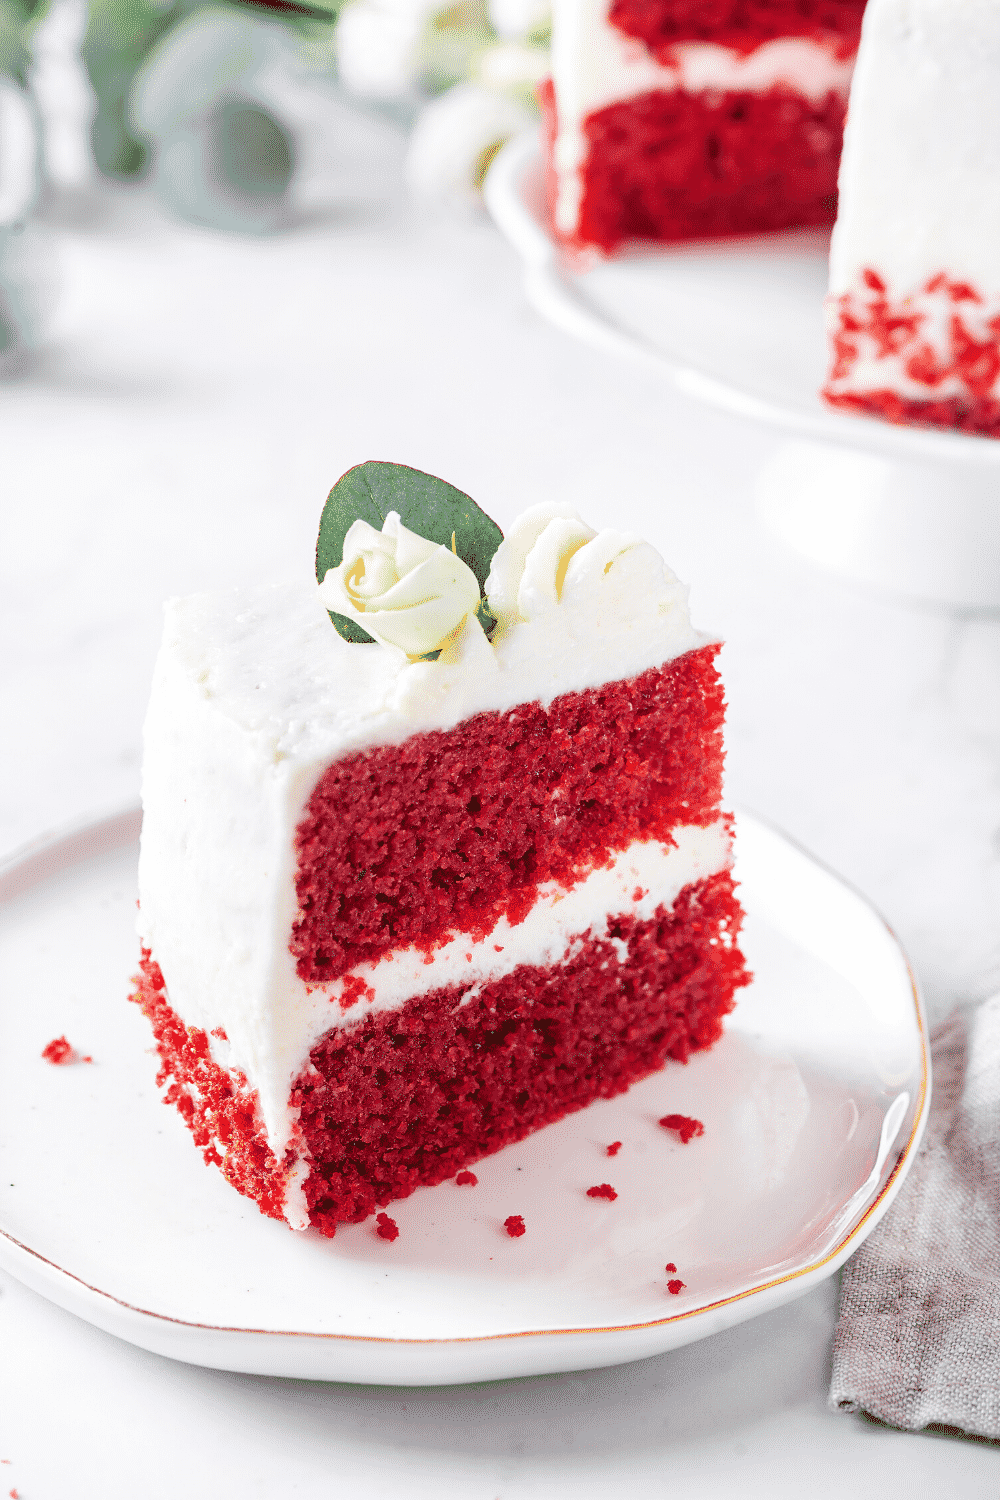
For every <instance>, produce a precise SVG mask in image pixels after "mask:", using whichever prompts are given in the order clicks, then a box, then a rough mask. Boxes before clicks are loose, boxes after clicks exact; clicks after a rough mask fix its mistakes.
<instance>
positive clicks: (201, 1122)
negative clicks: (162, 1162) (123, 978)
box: [129, 948, 287, 1219]
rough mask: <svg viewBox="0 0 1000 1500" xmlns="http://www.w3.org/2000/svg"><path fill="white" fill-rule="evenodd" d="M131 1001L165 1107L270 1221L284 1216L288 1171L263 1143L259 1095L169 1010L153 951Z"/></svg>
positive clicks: (204, 1039) (202, 1036) (146, 952)
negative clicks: (156, 1061)
mask: <svg viewBox="0 0 1000 1500" xmlns="http://www.w3.org/2000/svg"><path fill="white" fill-rule="evenodd" d="M129 999H130V1000H133V1001H135V1003H136V1004H137V1005H139V1006H141V1007H142V1012H143V1014H144V1015H145V1016H146V1017H147V1018H148V1020H149V1022H150V1024H151V1026H152V1028H153V1036H154V1038H155V1039H156V1050H157V1052H158V1053H159V1055H160V1071H159V1072H158V1073H157V1075H156V1082H157V1084H158V1085H160V1086H162V1085H163V1084H167V1091H166V1093H165V1094H164V1098H163V1102H164V1103H165V1104H176V1106H177V1109H178V1110H179V1112H180V1115H181V1117H182V1119H183V1120H184V1123H185V1124H186V1125H187V1127H188V1129H189V1130H190V1131H191V1134H192V1135H193V1136H194V1140H195V1145H196V1146H198V1147H200V1149H201V1154H202V1156H203V1157H204V1159H205V1161H206V1162H207V1163H208V1164H209V1165H213V1164H214V1165H215V1166H218V1167H221V1168H222V1171H223V1174H224V1176H225V1177H226V1179H227V1180H228V1181H229V1182H230V1183H232V1185H233V1187H234V1188H236V1190H237V1192H240V1193H243V1195H244V1196H245V1197H247V1198H256V1200H257V1202H258V1204H259V1205H260V1210H261V1213H265V1214H268V1215H269V1216H270V1218H272V1219H281V1218H284V1203H285V1180H286V1176H287V1173H286V1171H285V1169H284V1167H283V1166H282V1165H281V1164H279V1163H278V1161H277V1160H276V1159H275V1156H274V1153H273V1152H272V1151H271V1149H270V1147H269V1146H268V1144H267V1142H266V1140H265V1138H264V1133H263V1128H262V1126H261V1123H260V1118H259V1114H258V1110H257V1096H256V1093H255V1092H254V1091H253V1090H252V1089H250V1088H249V1087H248V1085H247V1082H246V1079H245V1078H243V1076H242V1075H238V1076H237V1077H235V1078H234V1077H232V1076H231V1075H230V1074H229V1073H228V1072H226V1071H225V1070H224V1069H223V1068H220V1067H219V1066H218V1064H217V1063H215V1062H213V1060H212V1054H211V1051H210V1044H209V1040H208V1037H207V1035H206V1034H205V1032H204V1031H200V1030H199V1029H198V1027H197V1026H185V1025H184V1023H183V1022H182V1021H181V1020H180V1018H179V1017H178V1016H177V1015H176V1013H175V1012H174V1011H173V1010H172V1009H171V1007H170V1002H169V1000H168V999H167V996H166V987H165V984H164V980H163V975H162V973H161V972H160V966H159V964H157V963H156V962H155V960H154V959H153V958H152V956H151V955H150V953H149V950H148V949H145V948H144V949H143V952H142V960H141V965H140V972H139V973H138V974H137V975H136V977H135V990H134V991H133V992H132V994H131V995H130V996H129Z"/></svg>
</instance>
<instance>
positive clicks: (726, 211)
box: [542, 0, 865, 251]
mask: <svg viewBox="0 0 1000 1500" xmlns="http://www.w3.org/2000/svg"><path fill="white" fill-rule="evenodd" d="M864 7H865V0H709V3H706V0H555V4H554V7H553V37H552V79H551V81H550V82H549V83H547V84H546V85H544V86H543V90H542V105H543V110H544V113H545V116H546V125H547V138H548V182H549V197H550V209H551V214H552V220H553V224H554V226H555V229H556V231H557V233H558V234H559V235H560V236H561V237H562V238H563V239H565V240H566V241H568V242H569V243H571V244H575V245H578V246H584V245H589V246H595V247H597V248H599V249H601V250H605V251H612V250H615V249H617V248H618V247H619V246H620V245H622V244H623V243H625V242H626V241H630V240H647V241H648V240H653V241H671V240H684V239H694V238H703V237H707V236H718V235H734V234H749V233H758V232H760V231H762V230H774V229H783V228H786V227H788V226H791V225H808V224H832V223H833V220H834V217H835V214H836V202H837V198H836V194H837V166H838V162H839V159H840V149H841V143H842V138H843V128H844V115H845V111H846V105H847V94H848V89H849V86H850V79H851V71H852V67H853V63H854V58H855V55H856V53H857V49H858V40H859V36H860V32H861V19H862V14H863V12H864Z"/></svg>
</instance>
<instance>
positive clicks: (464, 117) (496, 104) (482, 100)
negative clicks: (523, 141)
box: [405, 83, 535, 206]
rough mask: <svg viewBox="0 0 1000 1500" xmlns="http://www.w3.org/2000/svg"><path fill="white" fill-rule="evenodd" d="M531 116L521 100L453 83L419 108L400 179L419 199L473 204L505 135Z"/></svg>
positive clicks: (526, 123) (528, 121)
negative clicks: (404, 181)
mask: <svg viewBox="0 0 1000 1500" xmlns="http://www.w3.org/2000/svg"><path fill="white" fill-rule="evenodd" d="M534 123H535V117H534V115H533V114H532V113H531V111H530V110H528V109H527V108H526V107H525V106H524V105H523V104H519V103H518V102H517V101H516V100H515V99H511V98H508V97H507V96H506V95H504V94H499V93H495V92H494V91H493V90H492V89H486V88H482V87H481V86H479V85H477V84H474V83H459V84H456V86H455V87H454V88H453V89H449V90H448V92H447V93H446V94H442V95H441V97H440V98H439V99H434V100H432V102H431V103H430V104H428V105H425V107H424V108H423V109H422V110H421V112H420V114H419V116H418V117H417V122H416V125H415V126H414V128H413V133H412V135H411V136H410V143H409V148H408V150H407V155H406V167H405V172H406V183H407V186H408V187H409V189H410V192H411V193H412V194H413V196H414V197H415V198H418V199H420V200H421V201H423V202H425V203H453V204H457V205H462V204H468V205H470V206H471V205H473V204H475V203H477V202H478V201H479V190H480V188H481V187H482V183H483V178H484V177H485V175H486V171H487V169H488V167H489V165H490V162H491V161H492V160H493V158H494V156H495V155H496V153H497V152H498V151H499V149H500V147H501V146H502V145H503V144H504V142H505V141H508V140H510V138H511V136H513V135H517V134H518V133H519V132H520V131H522V130H527V129H529V128H530V127H531V126H532V125H533V124H534Z"/></svg>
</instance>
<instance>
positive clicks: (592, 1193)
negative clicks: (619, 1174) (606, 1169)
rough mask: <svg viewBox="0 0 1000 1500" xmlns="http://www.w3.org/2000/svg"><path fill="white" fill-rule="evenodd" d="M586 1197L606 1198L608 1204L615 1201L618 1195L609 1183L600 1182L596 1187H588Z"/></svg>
mask: <svg viewBox="0 0 1000 1500" xmlns="http://www.w3.org/2000/svg"><path fill="white" fill-rule="evenodd" d="M587 1197H588V1198H607V1200H608V1202H609V1203H613V1202H614V1201H615V1199H616V1198H617V1197H618V1194H617V1193H616V1192H615V1190H614V1188H613V1187H612V1186H611V1184H610V1182H602V1183H601V1184H600V1185H599V1186H598V1187H590V1188H588V1189H587Z"/></svg>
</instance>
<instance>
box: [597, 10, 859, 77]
mask: <svg viewBox="0 0 1000 1500" xmlns="http://www.w3.org/2000/svg"><path fill="white" fill-rule="evenodd" d="M864 9H865V0H612V4H611V7H610V10H609V12H608V19H609V21H610V22H611V24H612V26H615V27H616V28H617V29H618V30H619V31H623V32H624V33H625V35H626V36H633V37H635V38H636V40H637V41H640V42H645V44H646V46H647V47H648V49H649V51H650V52H651V53H652V54H653V56H654V57H656V58H658V59H659V60H660V61H661V62H663V63H667V64H669V63H670V61H671V60H672V55H673V49H674V47H675V46H677V44H678V43H680V42H713V43H714V44H715V45H716V46H718V47H728V48H730V49H731V50H732V51H733V52H739V53H741V54H742V55H744V56H746V55H748V54H749V53H751V52H753V51H754V50H755V49H756V48H757V47H759V46H760V45H761V44H762V43H763V42H769V41H774V40H776V39H777V38H780V37H801V38H806V39H808V40H810V41H813V42H817V43H819V44H820V45H821V46H826V47H827V48H829V49H830V51H832V52H833V53H835V55H836V56H837V57H840V58H846V57H850V56H851V55H852V54H853V53H854V52H856V51H857V49H858V43H859V41H860V40H861V17H862V15H863V14H864Z"/></svg>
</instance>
